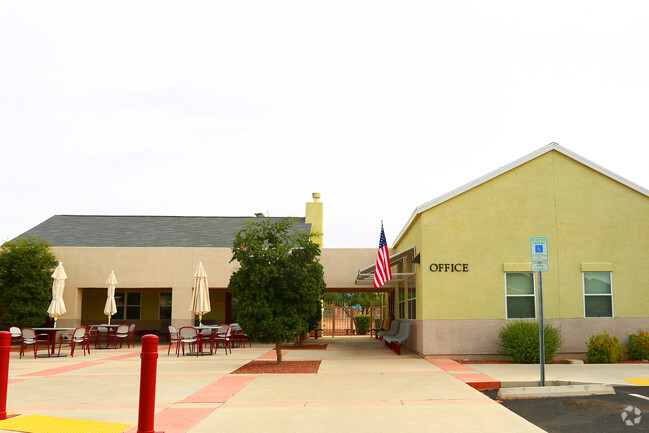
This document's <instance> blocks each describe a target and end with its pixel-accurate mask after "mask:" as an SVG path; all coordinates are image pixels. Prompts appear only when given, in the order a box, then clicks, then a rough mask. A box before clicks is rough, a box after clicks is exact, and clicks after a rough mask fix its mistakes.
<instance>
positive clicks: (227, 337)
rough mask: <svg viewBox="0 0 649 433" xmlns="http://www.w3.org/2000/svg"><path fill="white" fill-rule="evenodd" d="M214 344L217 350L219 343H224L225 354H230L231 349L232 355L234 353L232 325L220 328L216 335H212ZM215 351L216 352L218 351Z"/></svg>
mask: <svg viewBox="0 0 649 433" xmlns="http://www.w3.org/2000/svg"><path fill="white" fill-rule="evenodd" d="M212 341H213V342H214V345H215V347H216V349H218V348H219V343H220V342H223V348H224V349H225V354H226V355H227V354H228V349H230V353H232V341H233V340H232V326H230V325H222V326H219V329H218V330H217V331H216V333H212V340H210V343H211V342H212ZM216 349H215V351H216Z"/></svg>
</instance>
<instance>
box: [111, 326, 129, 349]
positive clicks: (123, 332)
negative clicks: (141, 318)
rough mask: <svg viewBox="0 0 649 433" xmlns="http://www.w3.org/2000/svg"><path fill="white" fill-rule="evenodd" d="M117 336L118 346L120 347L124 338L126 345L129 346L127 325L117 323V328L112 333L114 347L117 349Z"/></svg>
mask: <svg viewBox="0 0 649 433" xmlns="http://www.w3.org/2000/svg"><path fill="white" fill-rule="evenodd" d="M118 338H119V348H120V349H121V348H122V344H123V343H124V340H125V339H126V347H129V345H128V338H129V334H128V325H119V326H118V327H117V330H116V331H115V333H114V334H113V340H114V341H115V349H117V339H118Z"/></svg>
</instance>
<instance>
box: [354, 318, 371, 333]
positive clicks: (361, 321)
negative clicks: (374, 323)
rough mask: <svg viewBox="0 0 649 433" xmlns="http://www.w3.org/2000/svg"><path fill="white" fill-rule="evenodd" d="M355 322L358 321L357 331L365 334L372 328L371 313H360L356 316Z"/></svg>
mask: <svg viewBox="0 0 649 433" xmlns="http://www.w3.org/2000/svg"><path fill="white" fill-rule="evenodd" d="M354 322H355V323H356V332H357V333H359V334H361V335H365V334H367V331H369V329H370V315H369V314H358V315H357V316H355V317H354Z"/></svg>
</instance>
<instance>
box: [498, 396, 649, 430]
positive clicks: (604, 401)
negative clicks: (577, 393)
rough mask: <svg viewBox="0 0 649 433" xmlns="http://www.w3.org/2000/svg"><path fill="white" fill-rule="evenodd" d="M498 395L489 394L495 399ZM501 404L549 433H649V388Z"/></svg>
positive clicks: (531, 399)
mask: <svg viewBox="0 0 649 433" xmlns="http://www.w3.org/2000/svg"><path fill="white" fill-rule="evenodd" d="M497 393H498V391H486V392H485V394H486V395H488V396H489V397H491V398H492V399H494V400H495V399H496V394H497ZM642 397H644V398H642ZM501 404H502V405H503V406H505V407H506V408H508V409H509V410H511V411H512V412H515V413H517V414H518V415H520V416H521V417H523V418H525V419H526V420H528V421H529V422H531V423H533V424H535V425H537V426H538V427H540V428H542V429H543V430H545V431H547V432H548V433H600V432H601V433H616V432H625V433H633V432H649V387H648V386H621V387H615V394H611V395H598V396H588V397H555V398H528V399H511V400H503V401H502V403H501Z"/></svg>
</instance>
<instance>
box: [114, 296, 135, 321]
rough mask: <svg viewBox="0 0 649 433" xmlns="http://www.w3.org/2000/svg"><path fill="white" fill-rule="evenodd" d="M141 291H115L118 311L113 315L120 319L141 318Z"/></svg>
mask: <svg viewBox="0 0 649 433" xmlns="http://www.w3.org/2000/svg"><path fill="white" fill-rule="evenodd" d="M140 300H141V294H140V292H115V304H117V313H116V314H115V315H114V316H113V318H114V319H118V320H140Z"/></svg>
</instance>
